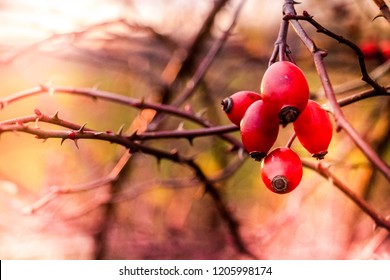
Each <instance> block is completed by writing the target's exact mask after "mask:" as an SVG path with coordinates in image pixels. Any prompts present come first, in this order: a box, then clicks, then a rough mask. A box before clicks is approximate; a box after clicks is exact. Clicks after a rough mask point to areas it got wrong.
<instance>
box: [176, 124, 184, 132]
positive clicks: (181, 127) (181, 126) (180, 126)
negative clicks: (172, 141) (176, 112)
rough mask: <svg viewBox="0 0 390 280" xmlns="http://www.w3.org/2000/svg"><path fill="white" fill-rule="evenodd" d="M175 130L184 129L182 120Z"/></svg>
mask: <svg viewBox="0 0 390 280" xmlns="http://www.w3.org/2000/svg"><path fill="white" fill-rule="evenodd" d="M176 130H177V131H183V130H184V122H181V123H179V126H178V127H177V128H176Z"/></svg>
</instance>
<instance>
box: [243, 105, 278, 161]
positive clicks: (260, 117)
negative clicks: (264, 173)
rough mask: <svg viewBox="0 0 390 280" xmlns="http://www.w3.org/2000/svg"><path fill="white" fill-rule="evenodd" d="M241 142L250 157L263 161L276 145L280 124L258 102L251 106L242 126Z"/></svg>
mask: <svg viewBox="0 0 390 280" xmlns="http://www.w3.org/2000/svg"><path fill="white" fill-rule="evenodd" d="M240 132H241V140H242V144H243V145H244V147H245V149H246V150H247V151H248V152H249V154H250V156H251V157H252V158H254V159H255V160H257V161H260V160H262V159H263V158H264V157H265V156H266V155H267V153H268V151H269V150H270V149H271V147H272V145H273V144H274V143H275V141H276V138H277V136H278V132H279V122H278V120H277V119H275V117H274V115H273V114H272V112H270V111H269V110H268V108H267V107H266V106H265V104H264V102H263V100H258V101H256V102H254V103H253V104H252V105H250V106H249V108H248V109H247V111H246V112H245V115H244V117H243V118H242V121H241V125H240Z"/></svg>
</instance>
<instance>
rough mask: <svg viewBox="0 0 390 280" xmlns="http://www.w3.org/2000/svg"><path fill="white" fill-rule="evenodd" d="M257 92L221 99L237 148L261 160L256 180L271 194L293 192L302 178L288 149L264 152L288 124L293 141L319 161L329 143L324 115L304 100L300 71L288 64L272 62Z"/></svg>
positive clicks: (305, 93) (328, 125)
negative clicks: (236, 130)
mask: <svg viewBox="0 0 390 280" xmlns="http://www.w3.org/2000/svg"><path fill="white" fill-rule="evenodd" d="M260 90H261V93H257V92H253V91H239V92H236V93H235V94H233V95H231V96H230V97H227V98H225V99H223V100H222V102H221V104H222V106H223V110H224V111H225V112H226V114H227V116H228V118H229V119H230V121H231V122H233V123H234V124H236V125H238V126H239V127H240V133H241V140H242V144H243V146H244V147H245V149H246V150H247V152H248V153H249V155H250V156H251V157H252V158H254V159H255V160H257V161H262V160H263V159H264V160H263V161H262V165H261V178H262V180H263V182H264V183H265V185H266V186H267V188H269V189H270V190H271V191H273V192H276V193H288V192H291V191H292V190H294V189H295V188H296V187H297V186H298V184H299V183H300V181H301V179H302V162H301V160H300V158H299V156H298V155H297V154H296V153H295V152H294V151H293V150H292V149H291V148H289V147H281V148H276V149H274V150H273V151H271V152H269V151H270V149H271V148H272V146H273V145H274V143H275V141H276V139H277V136H278V134H279V126H280V124H281V125H282V126H283V127H285V126H286V125H287V124H289V123H293V126H294V131H295V134H296V137H297V138H298V140H299V141H300V142H301V144H302V146H303V147H304V148H305V149H306V150H307V151H309V152H310V153H311V154H312V156H313V157H315V158H317V159H323V158H324V156H325V154H326V153H327V149H328V146H329V144H330V141H331V139H332V131H333V129H332V123H331V120H330V118H329V115H328V113H327V112H326V111H325V110H324V109H323V108H322V107H321V105H320V104H318V103H317V102H315V101H313V100H310V99H309V86H308V83H307V80H306V78H305V75H304V74H303V72H302V70H301V69H300V68H298V67H297V66H296V65H295V64H293V63H291V62H289V61H278V62H275V63H273V64H272V65H271V66H270V67H268V69H267V70H266V71H265V73H264V76H263V79H262V82H261V89H260Z"/></svg>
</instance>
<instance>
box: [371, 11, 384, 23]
mask: <svg viewBox="0 0 390 280" xmlns="http://www.w3.org/2000/svg"><path fill="white" fill-rule="evenodd" d="M380 17H383V18H384V17H385V16H384V15H383V14H382V13H379V14H378V15H376V16H375V17H374V18H373V19H372V20H371V22H373V21H374V20H376V19H377V18H380Z"/></svg>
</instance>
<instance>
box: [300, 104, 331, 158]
mask: <svg viewBox="0 0 390 280" xmlns="http://www.w3.org/2000/svg"><path fill="white" fill-rule="evenodd" d="M293 125H294V131H295V134H296V136H297V138H298V140H299V142H301V144H302V146H303V147H305V149H306V150H307V151H309V152H310V153H311V154H312V155H313V157H315V158H317V159H323V158H324V156H325V155H326V154H327V153H328V147H329V144H330V141H331V140H332V134H333V127H332V122H331V120H330V117H329V115H328V112H326V111H325V110H324V109H323V108H321V105H320V104H318V103H317V102H315V101H313V100H309V103H308V104H307V106H306V108H305V110H304V111H303V112H302V113H301V115H300V116H299V117H298V119H297V120H296V121H295V122H294V124H293Z"/></svg>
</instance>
